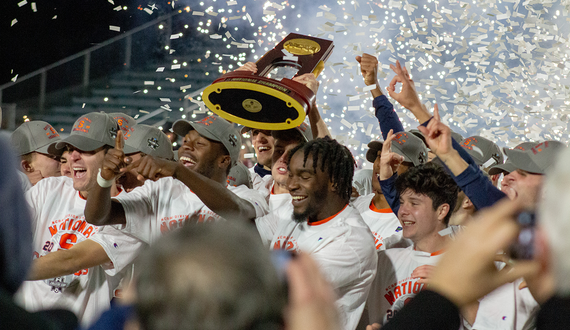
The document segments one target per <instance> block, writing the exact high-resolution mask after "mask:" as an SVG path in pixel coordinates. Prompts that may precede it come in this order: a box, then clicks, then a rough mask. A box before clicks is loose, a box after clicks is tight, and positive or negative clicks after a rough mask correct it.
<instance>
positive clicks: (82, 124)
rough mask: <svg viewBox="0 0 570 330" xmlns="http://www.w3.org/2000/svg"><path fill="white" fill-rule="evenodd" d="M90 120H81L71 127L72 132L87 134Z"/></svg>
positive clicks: (84, 118)
mask: <svg viewBox="0 0 570 330" xmlns="http://www.w3.org/2000/svg"><path fill="white" fill-rule="evenodd" d="M90 124H91V119H89V118H87V117H83V118H81V120H80V121H79V122H78V123H77V125H75V126H74V127H73V131H80V132H83V133H89V129H90V128H91V125H90Z"/></svg>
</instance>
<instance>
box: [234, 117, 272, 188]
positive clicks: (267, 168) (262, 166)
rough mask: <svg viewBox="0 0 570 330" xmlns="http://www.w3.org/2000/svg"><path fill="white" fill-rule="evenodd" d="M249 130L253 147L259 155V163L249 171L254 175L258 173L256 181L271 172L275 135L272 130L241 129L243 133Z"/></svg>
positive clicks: (257, 155) (256, 154)
mask: <svg viewBox="0 0 570 330" xmlns="http://www.w3.org/2000/svg"><path fill="white" fill-rule="evenodd" d="M247 132H249V133H250V135H251V143H252V144H253V149H254V150H255V156H256V157H257V164H255V166H254V167H252V168H250V169H249V171H250V173H251V175H252V176H254V175H257V176H259V178H256V180H255V182H260V179H261V178H263V177H264V176H266V175H269V174H271V157H272V156H273V144H274V141H273V136H271V131H269V130H264V129H258V128H251V127H244V128H242V129H241V134H242V135H243V134H245V133H247Z"/></svg>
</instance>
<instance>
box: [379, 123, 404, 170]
mask: <svg viewBox="0 0 570 330" xmlns="http://www.w3.org/2000/svg"><path fill="white" fill-rule="evenodd" d="M394 137H395V135H394V130H390V132H388V135H387V136H386V140H385V141H384V143H383V144H382V153H381V156H380V180H387V179H389V178H390V177H392V175H394V173H396V172H397V171H398V167H400V164H402V162H403V161H404V157H403V156H402V155H398V154H397V153H395V152H392V140H393V139H394Z"/></svg>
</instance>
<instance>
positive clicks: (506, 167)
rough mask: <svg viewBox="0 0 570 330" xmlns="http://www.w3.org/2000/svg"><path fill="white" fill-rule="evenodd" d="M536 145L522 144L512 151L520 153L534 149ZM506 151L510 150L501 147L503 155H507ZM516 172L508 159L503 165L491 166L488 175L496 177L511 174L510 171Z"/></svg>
mask: <svg viewBox="0 0 570 330" xmlns="http://www.w3.org/2000/svg"><path fill="white" fill-rule="evenodd" d="M536 144H538V142H523V143H520V144H518V145H517V146H516V147H514V148H513V150H521V151H525V150H529V149H530V148H532V147H534V146H535V145H536ZM507 150H511V149H509V148H507V147H503V153H504V154H507ZM516 170H517V167H516V166H515V165H514V164H513V162H512V161H511V160H510V159H507V161H506V162H505V163H504V164H497V165H494V166H491V168H490V169H489V175H497V174H501V173H503V172H506V173H511V172H512V171H516Z"/></svg>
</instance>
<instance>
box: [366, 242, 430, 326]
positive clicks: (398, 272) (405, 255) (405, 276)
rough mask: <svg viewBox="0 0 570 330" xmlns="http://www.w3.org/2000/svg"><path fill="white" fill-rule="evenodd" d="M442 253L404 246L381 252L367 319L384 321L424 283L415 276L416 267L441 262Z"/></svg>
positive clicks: (398, 309) (371, 321) (394, 313)
mask: <svg viewBox="0 0 570 330" xmlns="http://www.w3.org/2000/svg"><path fill="white" fill-rule="evenodd" d="M440 256H441V254H437V253H434V254H430V253H427V252H421V251H415V250H414V248H413V246H410V247H407V248H405V249H388V250H386V251H381V252H379V253H378V272H377V273H376V279H374V282H373V283H372V287H371V289H370V295H369V296H368V302H367V304H368V305H367V308H368V321H369V323H370V324H372V323H380V324H385V323H386V322H387V321H388V320H389V319H391V318H392V317H394V316H395V315H396V313H397V312H398V311H400V309H402V307H404V305H405V304H406V303H408V302H409V301H410V300H411V299H412V298H413V297H415V295H416V294H418V293H419V292H420V291H421V290H422V289H423V287H424V284H421V283H418V280H419V278H412V277H411V275H412V272H413V271H414V269H416V268H418V267H419V266H423V265H432V266H435V264H436V263H437V262H438V260H439V258H440Z"/></svg>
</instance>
